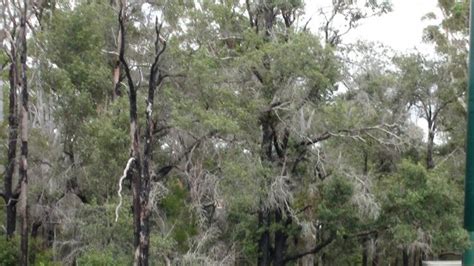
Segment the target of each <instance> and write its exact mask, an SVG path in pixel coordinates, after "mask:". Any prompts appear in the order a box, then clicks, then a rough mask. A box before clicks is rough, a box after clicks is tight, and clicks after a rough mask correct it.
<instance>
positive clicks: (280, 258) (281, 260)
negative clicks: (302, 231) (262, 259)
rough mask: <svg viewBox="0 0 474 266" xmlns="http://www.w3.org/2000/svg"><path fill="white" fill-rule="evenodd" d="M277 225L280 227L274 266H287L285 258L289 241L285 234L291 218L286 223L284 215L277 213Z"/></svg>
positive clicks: (276, 240)
mask: <svg viewBox="0 0 474 266" xmlns="http://www.w3.org/2000/svg"><path fill="white" fill-rule="evenodd" d="M275 223H276V224H277V225H279V226H278V229H277V230H276V232H275V252H274V256H273V259H274V261H275V262H274V263H273V265H274V266H283V265H285V256H286V248H287V245H286V240H287V239H288V234H287V233H286V232H285V229H286V227H287V225H289V224H290V223H291V220H290V218H289V217H288V218H287V220H286V221H283V215H282V211H281V210H276V211H275Z"/></svg>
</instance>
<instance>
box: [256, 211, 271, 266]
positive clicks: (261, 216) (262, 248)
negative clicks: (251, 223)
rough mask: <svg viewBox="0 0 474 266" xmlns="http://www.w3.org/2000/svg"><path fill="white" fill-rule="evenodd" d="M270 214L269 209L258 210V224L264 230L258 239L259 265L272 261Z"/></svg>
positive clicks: (265, 265) (268, 263)
mask: <svg viewBox="0 0 474 266" xmlns="http://www.w3.org/2000/svg"><path fill="white" fill-rule="evenodd" d="M270 223H271V219H270V214H269V213H268V211H259V212H258V225H259V228H260V230H262V228H263V232H262V233H261V235H260V239H259V241H258V265H259V266H268V265H270V263H271V243H270V231H269V228H270Z"/></svg>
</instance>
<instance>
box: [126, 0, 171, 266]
mask: <svg viewBox="0 0 474 266" xmlns="http://www.w3.org/2000/svg"><path fill="white" fill-rule="evenodd" d="M124 7H125V6H124V5H123V3H122V4H121V8H120V11H119V15H118V17H119V25H120V32H121V35H120V36H121V40H120V45H121V46H120V62H121V63H122V65H123V67H124V70H125V75H126V77H127V80H128V89H129V104H130V137H131V158H130V160H132V165H131V169H130V170H129V171H128V172H129V173H130V177H131V180H132V191H133V222H134V239H135V240H134V265H148V260H149V245H150V215H151V206H150V189H151V182H152V179H151V176H152V173H151V171H152V169H151V168H150V167H151V160H152V159H153V155H152V153H153V148H152V147H153V143H154V140H153V137H154V121H153V117H152V112H153V107H154V97H155V91H156V89H157V88H159V87H160V85H161V84H162V82H163V80H164V78H165V75H164V73H163V72H162V71H161V69H160V57H161V55H162V54H163V52H164V51H165V49H166V41H165V40H164V39H163V37H162V36H161V35H160V34H162V33H161V28H162V24H159V25H158V19H156V23H155V33H156V37H155V57H154V61H153V63H152V65H151V67H150V76H149V81H148V94H147V95H148V96H147V101H146V112H145V119H146V125H145V135H144V151H143V153H142V152H141V151H140V135H139V126H138V115H137V89H136V87H135V84H134V81H133V78H132V74H131V73H130V68H129V64H128V62H127V60H126V58H125V47H126V42H125V41H126V38H125V37H126V32H125V20H126V16H125V10H124Z"/></svg>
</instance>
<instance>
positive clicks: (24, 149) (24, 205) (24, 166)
mask: <svg viewBox="0 0 474 266" xmlns="http://www.w3.org/2000/svg"><path fill="white" fill-rule="evenodd" d="M23 5H24V6H23V13H22V15H21V21H20V32H21V46H22V49H21V59H20V60H21V123H20V127H21V128H20V130H21V158H20V169H19V174H20V204H21V205H20V215H21V243H20V248H21V255H20V263H21V265H24V266H26V265H28V172H27V170H28V83H27V77H26V56H27V47H26V10H27V1H26V0H24V1H23Z"/></svg>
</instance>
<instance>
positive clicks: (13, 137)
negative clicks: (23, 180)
mask: <svg viewBox="0 0 474 266" xmlns="http://www.w3.org/2000/svg"><path fill="white" fill-rule="evenodd" d="M10 45H11V56H12V58H11V65H10V70H9V72H8V76H9V80H10V94H9V106H8V129H9V132H8V152H7V164H6V169H5V177H4V200H5V204H6V236H7V240H9V239H11V238H12V236H13V234H14V233H15V229H16V203H17V200H18V196H15V195H14V194H15V193H14V191H13V174H14V173H15V165H16V146H17V141H18V112H17V110H18V108H17V95H16V89H17V84H18V72H17V71H18V68H17V57H16V53H17V52H16V49H15V44H14V42H13V41H12V42H11V43H10Z"/></svg>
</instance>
